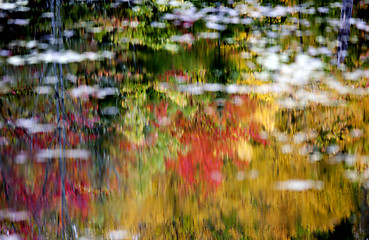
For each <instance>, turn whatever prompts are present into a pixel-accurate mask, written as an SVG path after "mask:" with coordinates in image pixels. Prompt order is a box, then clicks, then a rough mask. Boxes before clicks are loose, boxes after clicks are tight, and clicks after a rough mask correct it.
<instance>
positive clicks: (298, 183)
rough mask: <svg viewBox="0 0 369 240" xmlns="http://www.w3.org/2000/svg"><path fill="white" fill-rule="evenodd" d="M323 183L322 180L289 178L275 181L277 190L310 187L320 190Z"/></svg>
mask: <svg viewBox="0 0 369 240" xmlns="http://www.w3.org/2000/svg"><path fill="white" fill-rule="evenodd" d="M323 186H324V183H323V182H322V181H313V180H298V179H291V180H287V181H280V182H277V183H276V185H275V187H276V189H277V190H282V191H283V190H288V191H306V190H310V189H315V190H321V189H323Z"/></svg>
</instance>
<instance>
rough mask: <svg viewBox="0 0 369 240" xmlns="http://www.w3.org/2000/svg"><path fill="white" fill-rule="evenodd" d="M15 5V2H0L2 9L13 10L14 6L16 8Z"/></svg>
mask: <svg viewBox="0 0 369 240" xmlns="http://www.w3.org/2000/svg"><path fill="white" fill-rule="evenodd" d="M16 7H17V5H16V4H15V3H7V2H5V3H2V2H0V9H2V10H13V9H14V8H16Z"/></svg>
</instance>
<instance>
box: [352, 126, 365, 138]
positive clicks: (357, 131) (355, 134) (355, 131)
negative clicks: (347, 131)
mask: <svg viewBox="0 0 369 240" xmlns="http://www.w3.org/2000/svg"><path fill="white" fill-rule="evenodd" d="M362 135H363V130H361V129H357V128H355V129H353V130H352V131H351V137H353V138H360V137H361V136H362Z"/></svg>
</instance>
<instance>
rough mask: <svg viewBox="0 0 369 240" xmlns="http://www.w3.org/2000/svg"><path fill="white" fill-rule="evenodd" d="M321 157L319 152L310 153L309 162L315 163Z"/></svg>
mask: <svg viewBox="0 0 369 240" xmlns="http://www.w3.org/2000/svg"><path fill="white" fill-rule="evenodd" d="M321 159H322V154H320V152H313V153H312V154H310V157H309V162H310V163H315V162H318V161H320V160H321Z"/></svg>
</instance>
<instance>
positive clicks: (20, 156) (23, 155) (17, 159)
mask: <svg viewBox="0 0 369 240" xmlns="http://www.w3.org/2000/svg"><path fill="white" fill-rule="evenodd" d="M27 158H28V156H27V154H26V153H25V152H23V151H22V152H20V153H18V154H17V156H16V157H15V159H14V160H15V163H16V164H24V163H26V161H27Z"/></svg>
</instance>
